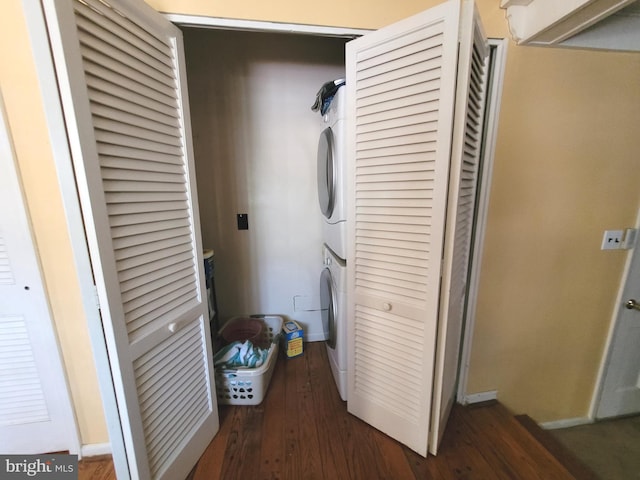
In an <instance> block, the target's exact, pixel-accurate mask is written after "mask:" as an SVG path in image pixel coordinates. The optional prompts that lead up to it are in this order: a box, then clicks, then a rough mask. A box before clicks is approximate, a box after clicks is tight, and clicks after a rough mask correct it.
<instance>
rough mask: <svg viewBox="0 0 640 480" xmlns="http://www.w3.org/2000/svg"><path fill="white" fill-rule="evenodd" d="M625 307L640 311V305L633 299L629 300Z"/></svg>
mask: <svg viewBox="0 0 640 480" xmlns="http://www.w3.org/2000/svg"><path fill="white" fill-rule="evenodd" d="M624 306H625V308H628V309H629V310H640V303H638V302H636V301H635V300H634V299H633V298H632V299H630V300H627V303H625V304H624Z"/></svg>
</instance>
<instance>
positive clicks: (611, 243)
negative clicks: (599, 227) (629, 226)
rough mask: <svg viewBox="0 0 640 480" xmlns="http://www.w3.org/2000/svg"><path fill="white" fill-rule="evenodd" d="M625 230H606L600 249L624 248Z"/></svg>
mask: <svg viewBox="0 0 640 480" xmlns="http://www.w3.org/2000/svg"><path fill="white" fill-rule="evenodd" d="M623 234H624V231H623V230H605V232H604V235H603V237H602V245H600V250H619V249H620V248H622V236H623Z"/></svg>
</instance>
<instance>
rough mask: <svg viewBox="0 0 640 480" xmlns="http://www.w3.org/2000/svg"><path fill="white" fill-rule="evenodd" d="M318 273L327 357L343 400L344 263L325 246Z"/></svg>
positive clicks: (345, 396)
mask: <svg viewBox="0 0 640 480" xmlns="http://www.w3.org/2000/svg"><path fill="white" fill-rule="evenodd" d="M322 257H323V259H324V269H323V270H322V273H321V274H320V305H321V313H322V325H323V327H324V330H325V332H326V334H327V341H326V343H327V356H328V357H329V364H330V365H331V372H332V373H333V378H334V379H335V382H336V386H337V387H338V392H339V393H340V398H342V400H346V399H347V302H346V296H347V264H346V262H345V261H344V260H342V259H341V258H339V257H337V256H336V255H335V254H334V253H333V252H332V251H331V250H330V249H329V248H328V247H327V246H326V245H324V246H323V249H322Z"/></svg>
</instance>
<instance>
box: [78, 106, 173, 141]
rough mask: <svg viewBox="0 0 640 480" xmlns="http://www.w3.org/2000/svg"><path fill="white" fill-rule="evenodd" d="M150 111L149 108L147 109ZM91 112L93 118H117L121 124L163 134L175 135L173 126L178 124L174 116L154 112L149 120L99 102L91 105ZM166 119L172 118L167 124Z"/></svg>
mask: <svg viewBox="0 0 640 480" xmlns="http://www.w3.org/2000/svg"><path fill="white" fill-rule="evenodd" d="M147 112H150V110H147ZM91 113H92V114H93V115H94V118H96V119H99V118H106V119H113V118H118V123H119V124H121V125H125V126H126V125H133V126H137V127H139V128H144V129H145V130H149V131H151V132H156V133H162V134H165V135H175V133H176V131H175V127H176V126H178V121H177V119H175V118H173V119H172V118H171V117H167V116H165V115H161V114H156V115H155V117H154V115H152V116H151V118H152V119H151V120H149V119H147V118H146V117H142V116H140V115H135V113H134V112H130V111H123V110H118V109H116V108H112V106H110V105H103V104H100V103H94V104H93V105H91ZM167 119H170V120H172V121H171V122H170V123H169V125H165V122H164V121H166V120H167Z"/></svg>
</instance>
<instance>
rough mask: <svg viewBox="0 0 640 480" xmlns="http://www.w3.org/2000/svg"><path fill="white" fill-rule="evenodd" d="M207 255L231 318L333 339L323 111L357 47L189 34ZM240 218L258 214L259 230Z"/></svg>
mask: <svg viewBox="0 0 640 480" xmlns="http://www.w3.org/2000/svg"><path fill="white" fill-rule="evenodd" d="M182 30H183V34H184V46H185V56H186V66H187V79H188V89H189V99H190V110H191V112H190V113H191V128H192V132H193V146H194V157H195V164H196V178H197V188H198V202H199V209H200V223H201V230H202V238H203V246H204V248H211V249H213V250H214V258H215V286H216V294H217V304H218V310H219V319H220V320H221V322H224V320H226V319H228V318H229V317H232V316H235V315H242V314H254V313H268V314H277V315H283V316H285V317H289V318H291V319H294V320H297V321H298V322H300V323H301V325H303V327H304V330H305V341H320V340H324V339H325V335H324V331H323V328H322V325H321V318H320V300H319V288H318V281H319V275H320V272H321V270H322V243H323V242H322V231H321V225H322V214H321V212H320V209H319V206H318V196H317V189H316V155H317V146H318V138H319V135H320V132H321V131H322V129H323V126H322V117H321V115H320V113H319V112H317V111H316V112H314V111H312V110H311V106H312V104H313V103H314V100H315V97H316V93H317V92H318V90H319V88H320V87H321V86H322V84H323V83H324V82H326V81H329V80H333V79H336V78H340V77H344V44H345V42H346V41H347V39H344V38H333V37H321V36H315V35H303V34H289V33H270V32H251V31H235V30H218V29H205V28H188V27H185V28H182ZM237 215H247V220H248V229H246V230H240V229H239V228H238V221H237V220H238V219H237Z"/></svg>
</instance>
